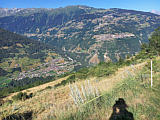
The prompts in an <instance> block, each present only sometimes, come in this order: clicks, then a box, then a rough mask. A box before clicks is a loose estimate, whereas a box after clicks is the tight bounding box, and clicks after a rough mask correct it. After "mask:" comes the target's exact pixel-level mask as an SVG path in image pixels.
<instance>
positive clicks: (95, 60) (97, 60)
mask: <svg viewBox="0 0 160 120" xmlns="http://www.w3.org/2000/svg"><path fill="white" fill-rule="evenodd" d="M99 62H100V60H99V59H98V55H97V53H96V54H94V55H93V57H92V58H91V59H90V60H89V63H90V64H98V63H99Z"/></svg>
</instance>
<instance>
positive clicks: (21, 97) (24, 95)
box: [12, 92, 33, 100]
mask: <svg viewBox="0 0 160 120" xmlns="http://www.w3.org/2000/svg"><path fill="white" fill-rule="evenodd" d="M32 97H33V93H30V94H29V95H27V93H26V92H24V93H22V92H19V93H18V94H17V95H15V96H13V97H12V99H13V100H26V99H29V98H32Z"/></svg>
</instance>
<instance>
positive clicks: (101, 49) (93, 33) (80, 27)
mask: <svg viewBox="0 0 160 120" xmlns="http://www.w3.org/2000/svg"><path fill="white" fill-rule="evenodd" d="M159 21H160V16H159V15H155V14H152V13H150V12H142V11H135V10H126V9H119V8H111V9H96V8H93V7H87V6H68V7H64V8H56V9H50V10H48V11H45V10H44V11H43V10H42V11H40V12H35V13H34V12H33V13H31V14H29V15H27V16H26V15H25V14H24V15H22V16H19V15H18V16H16V15H14V16H6V17H1V18H0V22H1V23H0V27H2V28H5V29H7V30H10V31H13V32H16V33H19V34H22V35H25V36H27V37H29V38H32V39H36V40H40V41H43V42H45V43H49V44H50V45H53V46H54V47H55V48H56V49H57V50H59V52H60V53H61V54H63V55H66V56H69V57H70V58H72V59H74V60H77V61H79V62H81V63H82V64H83V65H84V66H86V65H88V63H89V61H90V60H91V58H92V57H93V56H94V55H95V54H97V55H98V59H99V60H98V61H108V60H112V61H117V60H118V59H119V58H120V57H123V58H124V57H125V56H126V55H133V54H135V53H137V52H138V51H139V50H140V44H141V43H147V42H148V36H149V35H150V34H151V32H152V31H153V30H154V29H155V28H156V27H157V26H160V22H159ZM18 23H21V24H18ZM127 35H132V36H128V37H125V36H127ZM114 36H117V37H114ZM118 36H119V37H118ZM120 36H121V37H120ZM120 46H121V47H120ZM114 53H115V54H114ZM116 53H118V54H116ZM123 53H124V54H123ZM106 58H108V59H107V60H106ZM96 61H97V60H96ZM91 64H92V63H91ZM93 64H95V63H94V62H93Z"/></svg>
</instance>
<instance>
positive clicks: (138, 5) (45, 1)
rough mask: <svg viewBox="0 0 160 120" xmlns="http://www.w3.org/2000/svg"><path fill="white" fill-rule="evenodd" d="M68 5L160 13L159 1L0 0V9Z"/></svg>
mask: <svg viewBox="0 0 160 120" xmlns="http://www.w3.org/2000/svg"><path fill="white" fill-rule="evenodd" d="M68 5H87V6H91V7H96V8H124V9H133V10H142V11H151V10H158V11H160V0H0V7H2V8H58V7H65V6H68Z"/></svg>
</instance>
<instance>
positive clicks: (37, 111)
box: [0, 63, 145, 120]
mask: <svg viewBox="0 0 160 120" xmlns="http://www.w3.org/2000/svg"><path fill="white" fill-rule="evenodd" d="M144 65H145V63H141V64H137V65H135V68H136V70H137V71H138V70H140V69H141V68H142V67H143V66H144ZM125 70H129V71H131V73H132V74H134V73H136V72H137V71H133V69H132V68H131V67H129V66H127V67H123V68H120V69H118V71H117V72H116V73H115V74H113V75H111V76H109V77H104V78H89V80H90V83H91V84H92V85H93V86H97V87H98V89H99V90H100V91H101V93H103V92H106V91H110V90H112V88H113V87H114V86H115V85H116V84H117V83H119V82H121V81H122V80H123V78H124V77H126V76H127V74H126V73H124V71H125ZM65 79H67V77H65V78H61V79H58V80H56V81H53V82H49V83H46V84H43V85H40V86H37V87H34V88H30V89H27V90H23V91H22V92H27V93H33V94H34V97H33V98H30V99H28V100H25V101H15V102H14V103H12V104H9V105H8V104H5V105H3V106H2V107H1V108H0V113H2V114H1V117H0V118H2V117H4V116H7V115H10V114H13V113H23V112H25V111H33V113H34V119H36V120H43V119H46V118H47V117H48V116H50V115H52V116H54V118H58V117H59V116H60V115H61V114H64V113H65V114H67V112H66V111H70V110H71V109H72V110H73V109H74V112H76V107H75V105H74V102H73V100H72V98H71V97H70V95H69V94H70V89H69V86H68V85H66V86H61V87H58V88H57V89H54V88H52V89H46V90H44V89H45V88H46V87H47V86H54V85H55V84H57V83H60V82H61V81H62V80H65ZM97 80H98V82H97ZM75 84H76V85H77V86H80V85H82V84H85V81H79V82H77V83H75ZM15 94H17V93H13V94H11V95H10V96H8V97H7V98H6V99H5V100H9V99H11V97H12V96H14V95H15ZM15 107H17V108H18V109H17V110H14V108H15ZM106 116H108V115H106ZM104 119H105V118H104Z"/></svg>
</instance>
